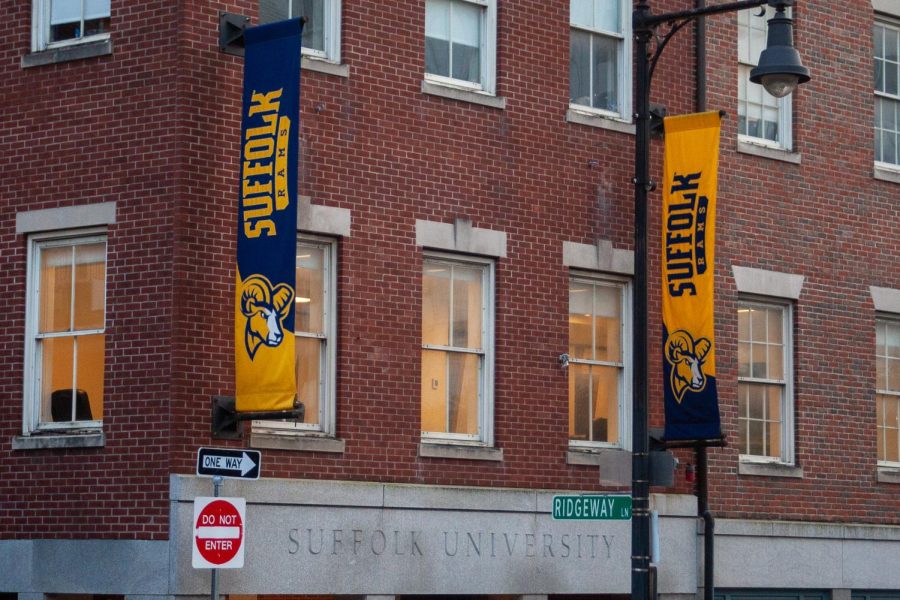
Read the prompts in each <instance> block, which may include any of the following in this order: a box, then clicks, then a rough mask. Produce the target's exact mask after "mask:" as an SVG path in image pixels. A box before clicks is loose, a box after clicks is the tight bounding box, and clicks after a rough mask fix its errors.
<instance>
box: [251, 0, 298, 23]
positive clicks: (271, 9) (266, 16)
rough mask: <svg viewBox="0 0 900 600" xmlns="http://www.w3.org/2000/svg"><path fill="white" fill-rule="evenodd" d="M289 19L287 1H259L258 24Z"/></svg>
mask: <svg viewBox="0 0 900 600" xmlns="http://www.w3.org/2000/svg"><path fill="white" fill-rule="evenodd" d="M289 18H291V14H290V3H289V1H288V0H259V22H260V24H262V23H273V22H275V21H284V20H285V19H289Z"/></svg>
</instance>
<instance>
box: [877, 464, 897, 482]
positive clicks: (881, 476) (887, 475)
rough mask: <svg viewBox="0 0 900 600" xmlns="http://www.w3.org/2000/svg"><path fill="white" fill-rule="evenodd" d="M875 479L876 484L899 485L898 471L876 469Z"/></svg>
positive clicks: (885, 468) (884, 468)
mask: <svg viewBox="0 0 900 600" xmlns="http://www.w3.org/2000/svg"><path fill="white" fill-rule="evenodd" d="M876 478H877V480H878V483H900V469H892V468H890V467H878V470H877V472H876Z"/></svg>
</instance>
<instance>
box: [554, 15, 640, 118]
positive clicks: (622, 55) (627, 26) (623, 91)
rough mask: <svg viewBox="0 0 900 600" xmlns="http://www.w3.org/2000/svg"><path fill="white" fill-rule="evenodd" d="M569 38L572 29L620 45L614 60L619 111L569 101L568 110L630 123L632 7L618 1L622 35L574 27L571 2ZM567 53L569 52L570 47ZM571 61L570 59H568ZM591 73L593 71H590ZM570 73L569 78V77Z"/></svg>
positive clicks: (578, 26)
mask: <svg viewBox="0 0 900 600" xmlns="http://www.w3.org/2000/svg"><path fill="white" fill-rule="evenodd" d="M569 6H570V8H569V36H570V39H571V32H572V30H573V29H578V30H579V31H584V32H586V33H589V34H591V35H600V36H604V37H609V38H616V39H619V40H620V41H621V45H620V46H619V49H620V52H618V54H617V57H616V60H617V65H616V69H617V73H618V81H617V82H616V85H617V86H618V89H617V93H618V101H619V107H620V110H619V111H618V112H616V111H611V110H604V109H602V108H594V107H592V106H585V105H584V104H575V103H574V102H572V101H571V98H570V100H569V108H570V109H571V110H573V111H575V112H580V113H584V114H588V115H598V116H601V117H607V118H611V119H615V120H617V121H623V122H625V123H631V122H632V110H631V101H632V98H631V88H632V85H631V79H632V72H631V59H632V57H631V45H632V37H633V35H632V30H631V13H632V5H631V2H630V1H629V0H619V19H621V23H619V26H620V27H621V29H622V33H618V32H615V31H606V30H605V29H594V28H588V27H584V26H582V25H576V24H574V23H572V18H571V2H570V3H569ZM569 52H571V45H570V49H569ZM570 60H571V57H570ZM592 72H593V70H592ZM571 75H572V74H571V71H570V73H569V76H570V77H571ZM567 93H569V94H570V95H571V87H570V88H569V92H567Z"/></svg>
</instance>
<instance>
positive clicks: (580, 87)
mask: <svg viewBox="0 0 900 600" xmlns="http://www.w3.org/2000/svg"><path fill="white" fill-rule="evenodd" d="M569 41H570V44H569V101H570V102H571V103H572V104H580V105H582V106H590V105H591V36H590V34H588V33H585V32H583V31H577V30H572V33H571V37H570V40H569Z"/></svg>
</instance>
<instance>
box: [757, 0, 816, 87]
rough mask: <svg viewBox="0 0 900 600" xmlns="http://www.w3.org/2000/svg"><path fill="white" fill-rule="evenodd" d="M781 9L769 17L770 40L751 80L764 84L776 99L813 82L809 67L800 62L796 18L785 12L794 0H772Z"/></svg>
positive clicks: (771, 2)
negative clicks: (795, 41)
mask: <svg viewBox="0 0 900 600" xmlns="http://www.w3.org/2000/svg"><path fill="white" fill-rule="evenodd" d="M770 4H772V5H774V6H775V8H776V10H777V12H776V13H775V16H774V17H772V18H771V19H769V41H768V44H767V45H766V49H765V50H763V51H762V54H760V56H759V64H758V66H756V67H754V69H753V70H752V71H750V81H752V82H753V83H758V84H762V86H763V87H764V88H766V91H767V92H769V93H770V94H772V95H773V96H775V97H776V98H783V97H784V96H787V95H788V94H790V93H791V92H793V91H794V90H795V89H796V88H797V86H798V85H799V84H801V83H806V82H807V81H809V69H807V68H806V67H804V66H803V64H802V63H801V62H800V53H799V52H797V49H796V48H794V34H793V20H792V19H791V18H790V17H788V16H787V15H786V14H785V12H784V11H785V7H786V6H787V5H789V4H792V2H789V1H787V2H785V1H777V2H773V1H772V0H770Z"/></svg>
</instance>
